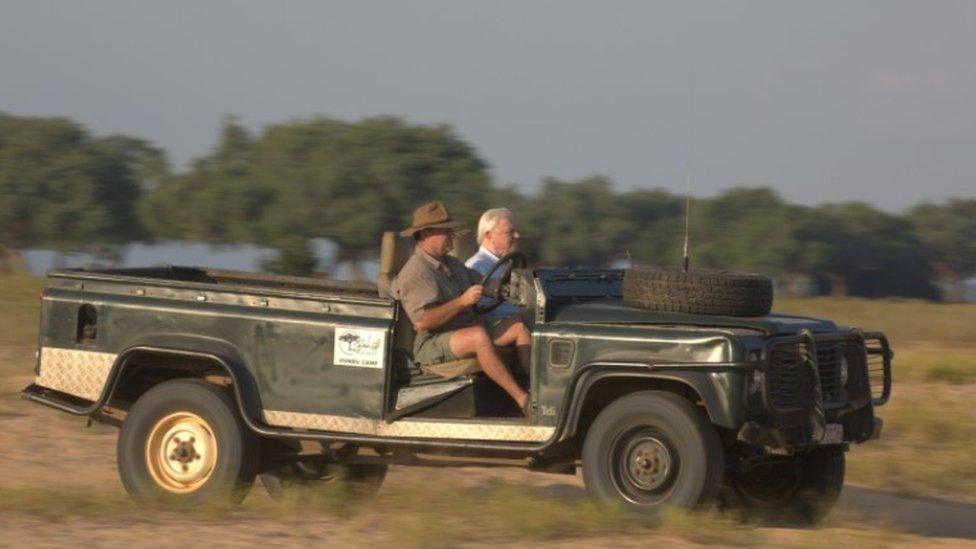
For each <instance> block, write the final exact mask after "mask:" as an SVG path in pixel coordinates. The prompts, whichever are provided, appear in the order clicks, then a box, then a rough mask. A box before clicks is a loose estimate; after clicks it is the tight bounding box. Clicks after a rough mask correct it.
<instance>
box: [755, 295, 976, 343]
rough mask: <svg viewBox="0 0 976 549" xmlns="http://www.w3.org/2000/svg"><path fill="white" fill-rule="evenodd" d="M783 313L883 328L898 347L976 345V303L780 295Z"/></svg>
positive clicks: (777, 305) (779, 307)
mask: <svg viewBox="0 0 976 549" xmlns="http://www.w3.org/2000/svg"><path fill="white" fill-rule="evenodd" d="M774 309H775V311H776V312H779V313H796V314H802V315H809V316H816V317H821V318H829V319H831V320H833V321H835V322H837V323H838V324H846V325H848V326H858V327H861V328H864V329H865V330H881V331H883V332H885V333H886V334H887V335H888V339H890V340H891V341H892V344H893V345H894V346H896V347H899V346H901V347H903V346H905V345H906V344H911V345H918V344H924V345H932V346H943V347H969V346H976V303H965V304H942V303H930V302H927V301H918V300H904V299H884V300H872V299H858V298H825V297H823V298H810V299H785V298H777V299H776V302H775V304H774Z"/></svg>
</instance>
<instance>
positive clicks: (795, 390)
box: [766, 340, 815, 412]
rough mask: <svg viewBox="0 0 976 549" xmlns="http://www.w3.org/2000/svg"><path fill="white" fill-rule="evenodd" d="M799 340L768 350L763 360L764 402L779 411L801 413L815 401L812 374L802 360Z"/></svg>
mask: <svg viewBox="0 0 976 549" xmlns="http://www.w3.org/2000/svg"><path fill="white" fill-rule="evenodd" d="M803 345H804V343H802V342H801V341H799V340H790V341H784V342H782V343H779V344H774V345H772V346H770V347H769V349H768V354H767V358H766V363H767V365H768V367H767V369H766V398H767V400H768V401H769V404H770V405H772V406H773V408H775V409H776V410H778V411H783V412H785V411H792V410H802V409H804V408H807V407H808V405H809V404H810V403H811V402H812V401H813V400H814V391H813V388H814V386H815V383H814V381H815V380H814V376H813V372H812V371H811V369H810V367H809V366H808V365H807V363H806V361H805V360H804V359H803Z"/></svg>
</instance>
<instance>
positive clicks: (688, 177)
mask: <svg viewBox="0 0 976 549" xmlns="http://www.w3.org/2000/svg"><path fill="white" fill-rule="evenodd" d="M690 219H691V158H689V159H688V165H687V167H686V170H685V251H684V271H685V272H686V273H687V272H688V263H689V259H688V232H689V231H688V229H689V226H690V224H691V222H690Z"/></svg>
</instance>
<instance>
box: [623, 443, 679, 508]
mask: <svg viewBox="0 0 976 549" xmlns="http://www.w3.org/2000/svg"><path fill="white" fill-rule="evenodd" d="M611 448H612V449H613V450H612V452H613V453H612V455H611V459H610V474H611V478H612V479H613V482H614V484H615V485H616V487H617V490H618V491H619V492H620V494H621V495H622V496H623V497H624V498H625V499H627V500H628V501H630V502H631V503H636V504H639V505H656V504H659V503H661V502H662V501H663V500H664V499H666V498H667V496H668V494H669V493H670V492H671V490H672V488H673V487H674V480H675V478H676V477H677V473H678V467H679V460H678V455H677V453H676V452H675V450H674V447H673V446H672V445H671V444H670V443H669V441H668V439H667V438H666V437H664V436H663V435H662V434H661V433H658V432H657V431H654V430H652V429H646V428H641V429H635V430H631V431H629V432H626V433H623V434H622V435H621V436H619V437H618V438H617V439H616V440H615V441H614V444H613V445H612V446H611Z"/></svg>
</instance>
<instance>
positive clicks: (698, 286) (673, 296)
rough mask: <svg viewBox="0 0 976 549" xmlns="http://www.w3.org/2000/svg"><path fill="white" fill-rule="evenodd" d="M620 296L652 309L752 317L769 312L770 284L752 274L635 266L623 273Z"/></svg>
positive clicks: (633, 303)
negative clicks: (621, 293)
mask: <svg viewBox="0 0 976 549" xmlns="http://www.w3.org/2000/svg"><path fill="white" fill-rule="evenodd" d="M623 298H624V305H626V306H629V307H637V308H641V309H649V310H654V311H663V312H677V313H688V314H707V315H720V316H747V317H754V316H763V315H766V314H768V313H769V310H770V309H771V307H772V304H773V285H772V281H771V280H770V279H769V278H768V277H765V276H762V275H758V274H753V273H737V272H732V271H722V270H711V269H693V270H689V271H679V270H676V269H665V268H661V267H646V266H635V267H633V268H631V269H629V270H627V271H626V272H625V273H624V283H623Z"/></svg>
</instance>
